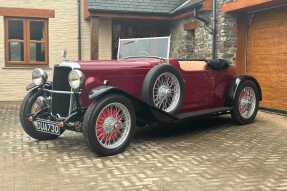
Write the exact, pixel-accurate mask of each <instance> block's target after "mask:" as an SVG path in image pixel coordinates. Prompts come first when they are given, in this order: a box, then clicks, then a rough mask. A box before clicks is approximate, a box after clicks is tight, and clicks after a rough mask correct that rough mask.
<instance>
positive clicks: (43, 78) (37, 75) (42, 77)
mask: <svg viewBox="0 0 287 191" xmlns="http://www.w3.org/2000/svg"><path fill="white" fill-rule="evenodd" d="M47 79H48V74H47V72H46V71H45V70H43V69H41V68H36V69H34V70H33V72H32V82H33V83H34V84H35V85H37V86H40V85H42V84H44V83H46V82H47Z"/></svg>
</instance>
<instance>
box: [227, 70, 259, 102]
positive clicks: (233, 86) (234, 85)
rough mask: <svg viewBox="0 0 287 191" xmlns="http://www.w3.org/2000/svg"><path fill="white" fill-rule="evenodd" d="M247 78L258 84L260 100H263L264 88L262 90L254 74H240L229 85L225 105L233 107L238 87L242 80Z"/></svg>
mask: <svg viewBox="0 0 287 191" xmlns="http://www.w3.org/2000/svg"><path fill="white" fill-rule="evenodd" d="M246 80H250V81H253V82H254V83H255V84H256V85H257V87H258V91H259V100H260V101H261V100H262V90H261V87H260V84H259V83H258V81H257V80H256V79H255V78H254V77H252V76H248V75H240V76H236V77H235V78H234V79H233V80H232V81H231V83H230V85H229V88H228V91H227V93H226V96H225V106H228V107H231V106H233V105H234V100H235V96H236V92H237V90H238V87H239V85H240V84H241V83H242V82H244V81H246Z"/></svg>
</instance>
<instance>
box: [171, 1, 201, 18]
mask: <svg viewBox="0 0 287 191" xmlns="http://www.w3.org/2000/svg"><path fill="white" fill-rule="evenodd" d="M189 3H192V0H187V1H185V2H184V3H183V4H181V5H179V6H178V7H177V8H175V9H173V10H172V11H171V12H169V14H170V15H175V14H177V13H180V12H184V11H185V10H187V9H191V8H197V7H200V6H202V3H203V2H202V0H198V2H195V3H192V4H191V5H188V4H189Z"/></svg>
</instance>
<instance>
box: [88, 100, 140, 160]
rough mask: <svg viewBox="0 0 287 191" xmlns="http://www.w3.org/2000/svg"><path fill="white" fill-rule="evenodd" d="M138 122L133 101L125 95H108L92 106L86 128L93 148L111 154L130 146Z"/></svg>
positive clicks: (102, 153)
mask: <svg viewBox="0 0 287 191" xmlns="http://www.w3.org/2000/svg"><path fill="white" fill-rule="evenodd" d="M135 125H136V117H135V111H134V107H133V105H132V104H131V102H130V100H129V99H127V98H126V97H124V96H122V95H107V96H105V97H103V98H102V99H100V100H97V101H96V102H93V103H92V104H91V105H90V106H89V108H88V110H87V111H86V113H85V116H84V122H83V130H84V136H85V139H86V140H87V143H88V145H89V147H90V149H91V150H92V151H94V152H95V153H96V154H98V155H100V156H110V155H115V154H118V153H121V152H123V151H124V150H125V149H126V148H127V147H128V145H129V143H130V140H131V139H132V137H133V135H134V131H135Z"/></svg>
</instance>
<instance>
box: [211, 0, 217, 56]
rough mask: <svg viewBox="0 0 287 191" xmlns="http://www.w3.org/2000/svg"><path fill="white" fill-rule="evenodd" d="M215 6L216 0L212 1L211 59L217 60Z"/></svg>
mask: <svg viewBox="0 0 287 191" xmlns="http://www.w3.org/2000/svg"><path fill="white" fill-rule="evenodd" d="M216 10H217V5H216V0H213V8H212V16H213V22H212V29H213V35H212V59H216V58H217V53H216V51H217V44H216V42H217V14H216Z"/></svg>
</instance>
